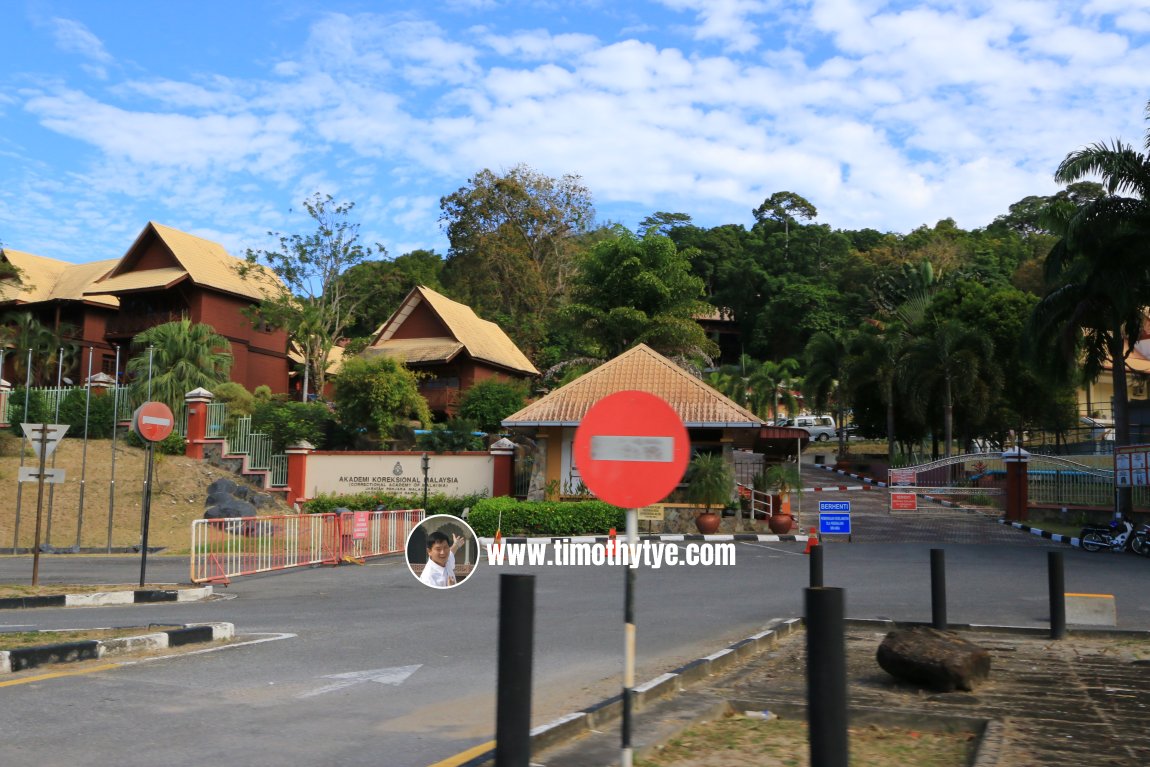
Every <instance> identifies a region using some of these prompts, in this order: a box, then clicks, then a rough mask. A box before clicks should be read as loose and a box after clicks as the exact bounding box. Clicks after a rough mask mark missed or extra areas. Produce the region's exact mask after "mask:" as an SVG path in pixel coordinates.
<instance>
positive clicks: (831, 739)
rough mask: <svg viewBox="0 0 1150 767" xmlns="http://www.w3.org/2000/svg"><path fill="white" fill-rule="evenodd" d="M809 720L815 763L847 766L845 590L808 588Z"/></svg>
mask: <svg viewBox="0 0 1150 767" xmlns="http://www.w3.org/2000/svg"><path fill="white" fill-rule="evenodd" d="M804 596H805V601H806V624H807V719H808V721H809V724H810V727H809V730H808V736H809V738H810V753H811V764H812V765H817V767H847V762H848V759H847V754H848V743H847V659H846V640H845V639H844V636H843V601H844V599H843V590H842V589H834V588H813V589H812V588H809V589H805V595H804Z"/></svg>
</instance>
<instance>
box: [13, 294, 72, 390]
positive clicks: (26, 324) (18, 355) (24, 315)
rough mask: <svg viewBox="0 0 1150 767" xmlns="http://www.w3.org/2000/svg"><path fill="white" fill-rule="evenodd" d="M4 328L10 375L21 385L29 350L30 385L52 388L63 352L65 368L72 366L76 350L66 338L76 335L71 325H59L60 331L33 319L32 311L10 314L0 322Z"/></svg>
mask: <svg viewBox="0 0 1150 767" xmlns="http://www.w3.org/2000/svg"><path fill="white" fill-rule="evenodd" d="M0 323H2V324H3V325H4V326H5V328H6V332H5V334H4V338H5V342H6V343H7V345H8V346H9V348H10V349H11V352H10V354H11V357H12V375H13V377H14V378H15V379H16V380H17V381H18V382H20V383H21V384H22V383H23V382H24V380H26V378H27V375H28V350H29V349H31V350H32V384H33V385H40V386H47V385H49V384H51V385H55V382H56V368H57V366H58V365H59V363H60V361H61V357H60V351H61V350H63V353H64V356H63V358H62V359H63V362H64V366H65V367H64V369H65V370H67V369H68V368H69V367H70V366H71V365H73V364H75V360H76V356H77V353H78V349H79V347H78V346H77V344H76V342H75V341H72V340H68V339H67V338H66V336H69V335H72V336H74V335H76V332H75V329H74V328H73V326H71V325H62V326H61V328H60V332H55V331H53V330H52V329H51V328H50V327H48V326H47V325H45V324H43V323H42V322H40V321H39V320H38V319H36V316H35V315H34V314H32V313H31V312H10V313H8V314H6V315H4V318H3V320H0Z"/></svg>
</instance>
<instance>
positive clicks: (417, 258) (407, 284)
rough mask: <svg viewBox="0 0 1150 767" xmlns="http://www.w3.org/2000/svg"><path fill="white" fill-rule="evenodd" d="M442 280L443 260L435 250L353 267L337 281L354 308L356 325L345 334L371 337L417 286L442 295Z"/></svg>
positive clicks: (419, 251)
mask: <svg viewBox="0 0 1150 767" xmlns="http://www.w3.org/2000/svg"><path fill="white" fill-rule="evenodd" d="M442 276H443V259H442V258H441V257H440V256H439V254H438V253H436V252H435V251H434V250H413V251H411V252H410V253H404V254H403V255H402V256H398V257H397V258H395V259H394V260H391V261H364V262H363V263H360V264H356V265H355V266H352V267H351V268H350V269H348V270H347V271H346V272H344V273H343V275H342V276H341V277H340V283H341V285H342V287H343V290H344V294H345V296H346V297H347V299H348V300H349V301H350V303H351V305H352V306H354V307H355V311H354V315H355V321H354V322H353V323H351V324H350V325H349V326H348V327H347V328H346V334H347V335H348V336H351V337H353V338H357V337H363V336H368V335H371V334H372V333H374V332H375V331H376V330H377V329H378V328H379V326H380V325H382V324H383V323H384V322H386V321H387V318H388V317H390V316H391V314H392V313H393V312H394V311H395V310H396V309H398V308H399V303H400V301H402V300H403V299H404V298H405V297H406V296H407V294H408V293H410V292H411V289H412V288H414V287H416V286H419V285H422V286H424V287H428V288H431V289H432V290H434V291H437V292H443V291H444V287H443V280H442Z"/></svg>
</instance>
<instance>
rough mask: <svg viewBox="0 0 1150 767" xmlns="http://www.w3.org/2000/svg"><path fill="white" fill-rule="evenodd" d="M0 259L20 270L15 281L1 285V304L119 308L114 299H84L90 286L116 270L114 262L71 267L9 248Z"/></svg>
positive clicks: (92, 297)
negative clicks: (79, 303) (79, 304)
mask: <svg viewBox="0 0 1150 767" xmlns="http://www.w3.org/2000/svg"><path fill="white" fill-rule="evenodd" d="M0 257H2V258H3V259H4V260H5V261H7V262H8V263H9V264H11V265H12V266H14V267H16V268H17V269H19V270H20V275H19V278H18V279H16V280H4V281H0V302H8V301H13V302H16V303H20V304H30V303H38V302H41V301H87V302H88V303H92V304H98V305H101V306H108V307H116V306H119V305H120V300H119V299H118V298H116V297H115V296H86V295H84V291H85V290H86V289H87V288H89V287H90V286H91V285H92V283H93V282H95V281H96V280H97V279H99V278H100V277H101V276H103V275H104V274H106V273H107V272H108V271H109V270H110V269H111V268H112V267H113V266H115V264H116V261H115V259H110V260H105V261H93V262H92V263H88V264H72V263H69V262H67V261H57V260H56V259H54V258H45V257H44V256H36V255H33V254H31V253H25V252H24V251H22V250H12V249H11V248H4V249H3V250H2V251H0Z"/></svg>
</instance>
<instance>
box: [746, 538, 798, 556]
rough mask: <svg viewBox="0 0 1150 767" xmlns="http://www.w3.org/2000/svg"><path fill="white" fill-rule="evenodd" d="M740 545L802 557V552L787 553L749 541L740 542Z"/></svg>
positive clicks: (784, 550)
mask: <svg viewBox="0 0 1150 767" xmlns="http://www.w3.org/2000/svg"><path fill="white" fill-rule="evenodd" d="M740 543H742V544H743V545H744V546H754V547H755V548H757V549H767V550H768V551H777V552H778V553H780V554H790V555H791V556H794V557H801V556H803V554H802V552H799V551H787V550H786V549H776V548H775V547H774V546H768V545H767V544H765V543H753V542H751V541H740Z"/></svg>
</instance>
